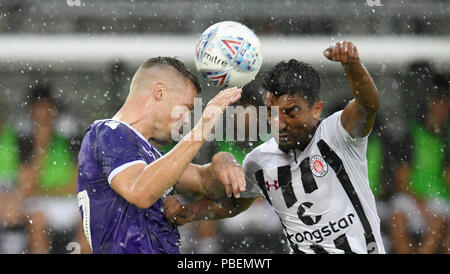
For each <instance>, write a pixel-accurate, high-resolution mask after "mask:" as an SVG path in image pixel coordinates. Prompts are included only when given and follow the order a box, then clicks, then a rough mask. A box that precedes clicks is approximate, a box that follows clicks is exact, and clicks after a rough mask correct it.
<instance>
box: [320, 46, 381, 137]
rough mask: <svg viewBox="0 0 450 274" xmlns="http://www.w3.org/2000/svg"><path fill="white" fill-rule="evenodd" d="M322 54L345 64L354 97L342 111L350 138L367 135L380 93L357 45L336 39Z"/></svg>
mask: <svg viewBox="0 0 450 274" xmlns="http://www.w3.org/2000/svg"><path fill="white" fill-rule="evenodd" d="M324 55H325V57H327V58H328V59H329V60H332V61H335V62H341V64H342V65H343V66H344V70H345V73H346V75H347V79H348V81H349V83H350V87H351V89H352V92H353V96H354V97H355V99H354V100H352V101H351V102H350V103H349V104H348V105H347V106H346V107H345V108H344V111H343V113H342V115H341V122H342V125H343V126H344V128H345V129H346V130H347V132H348V133H349V134H350V135H351V136H352V137H353V138H361V137H365V136H367V135H369V133H370V131H371V130H372V127H373V124H374V122H375V116H376V112H377V110H378V107H379V99H378V97H379V94H378V90H377V87H376V86H375V83H374V82H373V80H372V77H370V75H369V72H368V71H367V70H366V68H365V67H364V65H363V64H362V63H361V60H360V59H359V54H358V49H357V48H356V46H355V45H353V43H352V42H347V41H342V42H337V43H335V44H334V45H332V46H331V47H329V48H327V49H326V50H325V51H324Z"/></svg>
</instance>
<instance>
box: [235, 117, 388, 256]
mask: <svg viewBox="0 0 450 274" xmlns="http://www.w3.org/2000/svg"><path fill="white" fill-rule="evenodd" d="M341 114H342V111H338V112H336V113H334V114H333V115H331V116H329V117H328V118H326V119H324V120H322V121H321V122H320V124H319V126H318V127H317V130H316V132H315V134H314V136H313V138H312V139H311V142H310V143H309V144H308V146H307V147H306V148H305V149H304V150H303V151H300V150H298V149H297V150H289V152H288V153H286V152H284V151H282V150H280V149H279V148H278V144H277V142H276V140H275V139H274V138H272V139H270V140H269V141H267V142H265V143H264V144H262V145H260V146H258V147H256V148H255V149H254V150H253V151H252V152H250V153H249V154H248V155H247V157H246V158H245V160H244V163H243V168H244V171H245V177H246V182H247V187H246V191H245V192H243V193H241V197H243V198H253V197H257V196H259V195H264V196H265V198H266V199H267V201H268V202H269V203H270V204H271V206H272V207H273V209H274V210H275V212H276V213H277V214H278V216H279V217H280V220H281V223H282V225H283V228H284V232H285V235H286V237H287V239H288V242H289V244H290V247H291V249H292V250H291V252H292V253H385V250H384V246H383V243H382V239H381V234H380V220H379V218H378V214H377V210H376V206H375V198H374V196H373V194H372V192H371V190H370V187H369V179H368V171H367V160H366V149H367V139H368V137H364V138H352V137H351V136H350V134H349V133H348V132H347V131H346V130H345V129H344V127H343V126H342V123H341V121H340V117H341Z"/></svg>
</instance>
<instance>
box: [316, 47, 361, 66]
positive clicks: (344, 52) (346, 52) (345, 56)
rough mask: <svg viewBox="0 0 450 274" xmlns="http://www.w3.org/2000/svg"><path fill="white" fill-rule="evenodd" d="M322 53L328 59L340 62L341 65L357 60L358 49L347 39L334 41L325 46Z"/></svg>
mask: <svg viewBox="0 0 450 274" xmlns="http://www.w3.org/2000/svg"><path fill="white" fill-rule="evenodd" d="M323 55H325V57H327V58H328V59H329V60H331V61H335V62H341V63H342V64H343V65H345V64H352V63H357V62H359V55H358V49H357V48H356V46H355V45H353V43H352V42H348V41H340V42H336V43H335V44H333V45H331V46H330V47H329V48H327V49H326V50H325V51H324V52H323Z"/></svg>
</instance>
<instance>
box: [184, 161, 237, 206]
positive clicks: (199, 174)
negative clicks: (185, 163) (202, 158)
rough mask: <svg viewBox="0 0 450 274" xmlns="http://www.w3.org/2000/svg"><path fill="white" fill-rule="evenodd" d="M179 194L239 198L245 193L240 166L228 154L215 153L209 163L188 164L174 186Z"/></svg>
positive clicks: (213, 197)
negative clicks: (242, 192)
mask: <svg viewBox="0 0 450 274" xmlns="http://www.w3.org/2000/svg"><path fill="white" fill-rule="evenodd" d="M175 187H176V188H177V190H178V191H179V192H181V193H185V194H191V195H202V196H205V197H206V198H208V199H217V198H220V197H223V196H225V194H226V195H227V196H228V197H231V195H232V194H233V195H234V197H235V198H239V197H240V192H241V191H245V176H244V171H243V169H242V167H241V165H240V164H239V163H238V162H237V161H236V159H235V158H234V156H233V155H232V154H231V153H229V152H218V153H216V154H215V155H214V156H213V158H212V160H211V163H208V164H206V165H194V164H190V165H189V167H188V168H187V169H186V171H185V172H184V173H183V175H182V176H181V178H180V180H179V181H178V183H177V184H176V185H175Z"/></svg>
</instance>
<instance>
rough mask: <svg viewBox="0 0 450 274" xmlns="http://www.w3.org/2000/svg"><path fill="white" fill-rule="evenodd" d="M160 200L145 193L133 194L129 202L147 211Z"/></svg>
mask: <svg viewBox="0 0 450 274" xmlns="http://www.w3.org/2000/svg"><path fill="white" fill-rule="evenodd" d="M157 200H158V199H154V198H152V197H148V195H143V193H139V192H138V193H133V194H132V195H130V197H129V199H128V202H129V203H131V204H133V205H135V206H136V207H138V208H140V209H147V208H149V207H151V206H152V205H153V204H154V203H155V202H156V201H157Z"/></svg>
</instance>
